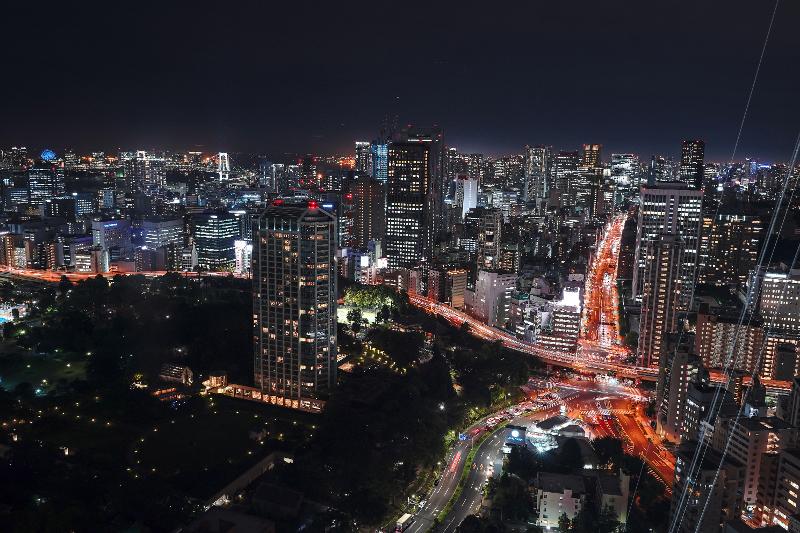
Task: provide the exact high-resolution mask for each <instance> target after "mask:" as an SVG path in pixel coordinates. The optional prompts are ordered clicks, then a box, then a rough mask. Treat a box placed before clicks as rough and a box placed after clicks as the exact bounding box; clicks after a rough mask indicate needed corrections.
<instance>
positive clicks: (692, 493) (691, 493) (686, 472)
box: [669, 442, 744, 533]
mask: <svg viewBox="0 0 800 533" xmlns="http://www.w3.org/2000/svg"><path fill="white" fill-rule="evenodd" d="M700 446H702V445H701V444H699V443H697V442H687V443H684V444H681V446H680V448H679V449H678V453H677V455H676V457H675V479H674V481H673V483H672V505H671V506H670V517H669V523H670V524H674V525H675V528H674V531H675V533H719V531H721V529H722V527H723V525H724V524H725V523H727V522H729V521H731V520H733V519H734V518H737V517H738V516H739V513H740V511H741V502H740V499H739V498H740V496H739V495H740V494H741V489H742V482H743V480H744V466H743V465H742V464H741V463H739V462H738V461H736V460H735V459H732V458H730V457H726V458H724V459H723V457H722V455H721V454H720V453H718V452H716V451H715V450H712V449H704V450H699V455H698V457H699V459H698V461H696V462H695V461H694V458H695V455H696V454H697V453H698V449H697V448H698V447H700ZM692 466H693V467H694V468H691V467H692Z"/></svg>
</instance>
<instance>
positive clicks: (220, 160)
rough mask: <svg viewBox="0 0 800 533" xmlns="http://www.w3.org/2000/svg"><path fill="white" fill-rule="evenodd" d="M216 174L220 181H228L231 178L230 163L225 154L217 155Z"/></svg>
mask: <svg viewBox="0 0 800 533" xmlns="http://www.w3.org/2000/svg"><path fill="white" fill-rule="evenodd" d="M217 174H219V180H220V181H228V180H229V179H230V177H231V161H230V159H229V158H228V154H227V152H220V153H219V154H218V155H217Z"/></svg>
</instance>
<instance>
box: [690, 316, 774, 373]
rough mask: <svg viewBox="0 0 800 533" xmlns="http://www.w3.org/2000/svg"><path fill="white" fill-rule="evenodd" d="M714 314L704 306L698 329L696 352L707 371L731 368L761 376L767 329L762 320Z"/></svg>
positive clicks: (698, 319)
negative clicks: (740, 321) (765, 330)
mask: <svg viewBox="0 0 800 533" xmlns="http://www.w3.org/2000/svg"><path fill="white" fill-rule="evenodd" d="M739 318H740V317H739V315H738V314H736V315H731V314H721V313H719V312H712V311H711V310H710V309H709V307H708V305H706V304H701V305H700V310H699V311H698V313H697V325H696V327H695V331H696V333H695V343H696V344H695V350H696V351H697V354H698V355H699V356H700V358H701V359H702V360H703V364H704V365H705V366H706V367H707V368H726V367H727V368H731V369H733V370H741V371H744V372H747V373H748V374H753V373H756V374H758V375H760V374H761V366H762V365H761V363H760V361H759V359H760V358H761V357H762V350H763V349H764V327H763V324H762V322H761V320H760V319H758V318H753V317H749V316H748V317H745V319H744V321H743V322H742V323H741V324H740V323H739Z"/></svg>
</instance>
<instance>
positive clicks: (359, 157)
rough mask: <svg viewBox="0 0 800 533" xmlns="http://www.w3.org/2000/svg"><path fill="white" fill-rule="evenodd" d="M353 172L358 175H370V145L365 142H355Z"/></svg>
mask: <svg viewBox="0 0 800 533" xmlns="http://www.w3.org/2000/svg"><path fill="white" fill-rule="evenodd" d="M355 171H356V172H357V173H358V174H359V175H362V174H371V173H372V151H371V149H370V143H368V142H366V141H356V168H355Z"/></svg>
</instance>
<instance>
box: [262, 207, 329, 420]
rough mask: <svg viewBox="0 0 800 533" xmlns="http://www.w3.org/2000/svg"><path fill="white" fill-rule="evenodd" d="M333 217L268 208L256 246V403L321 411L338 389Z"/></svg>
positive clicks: (302, 210)
mask: <svg viewBox="0 0 800 533" xmlns="http://www.w3.org/2000/svg"><path fill="white" fill-rule="evenodd" d="M336 247H337V243H336V218H335V216H334V215H332V214H331V213H329V212H327V211H325V210H323V209H321V208H319V206H318V205H317V203H316V202H313V201H310V202H308V203H307V204H305V205H302V204H288V203H287V204H282V203H280V202H279V201H278V204H277V205H275V204H273V205H271V206H269V207H268V208H267V209H265V210H264V213H263V214H262V215H261V217H260V219H259V221H258V228H257V231H256V234H255V239H254V248H253V261H254V262H253V264H254V267H253V321H254V327H255V332H254V333H255V339H254V345H255V363H254V380H255V386H256V388H257V389H259V391H260V393H261V395H262V397H261V400H262V401H265V402H268V403H272V404H276V405H282V406H286V407H292V408H295V409H302V410H306V411H312V412H315V411H320V410H321V409H322V408H323V407H324V405H325V401H326V399H327V397H328V396H329V395H330V393H331V392H332V391H333V389H334V387H335V384H336V354H337V351H336V276H337V272H336Z"/></svg>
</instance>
